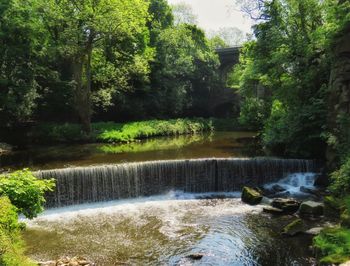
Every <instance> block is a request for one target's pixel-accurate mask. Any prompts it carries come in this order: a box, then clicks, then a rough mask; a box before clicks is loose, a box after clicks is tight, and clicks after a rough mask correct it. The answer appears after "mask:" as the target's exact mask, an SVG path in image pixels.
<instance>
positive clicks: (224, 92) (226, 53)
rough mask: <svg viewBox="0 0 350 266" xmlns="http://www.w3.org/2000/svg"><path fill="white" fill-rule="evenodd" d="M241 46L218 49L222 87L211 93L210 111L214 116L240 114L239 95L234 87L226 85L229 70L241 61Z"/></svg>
mask: <svg viewBox="0 0 350 266" xmlns="http://www.w3.org/2000/svg"><path fill="white" fill-rule="evenodd" d="M240 48H241V47H240V46H235V47H228V48H219V49H216V53H217V54H218V56H219V60H220V67H219V74H220V77H221V81H222V87H221V88H220V89H216V90H215V91H212V92H211V95H210V102H211V104H210V110H209V112H210V113H211V114H212V115H214V116H219V117H231V116H232V115H238V112H239V101H240V99H239V96H238V94H237V93H236V91H235V90H234V89H232V88H227V87H226V80H227V75H228V73H229V71H230V70H231V69H232V68H233V67H234V66H235V65H236V64H238V63H239V51H240Z"/></svg>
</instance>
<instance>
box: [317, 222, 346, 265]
mask: <svg viewBox="0 0 350 266" xmlns="http://www.w3.org/2000/svg"><path fill="white" fill-rule="evenodd" d="M313 244H314V246H315V247H316V248H317V250H318V252H319V253H320V257H321V259H320V262H321V263H327V264H328V263H330V264H333V263H342V262H345V261H347V260H349V259H350V230H349V229H346V228H340V227H337V228H328V229H324V230H323V231H322V232H321V233H320V234H319V235H318V236H316V237H315V238H314V243H313Z"/></svg>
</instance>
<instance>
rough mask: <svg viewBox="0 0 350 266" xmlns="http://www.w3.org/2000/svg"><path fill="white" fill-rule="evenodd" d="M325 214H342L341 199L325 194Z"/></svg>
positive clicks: (332, 215) (336, 215)
mask: <svg viewBox="0 0 350 266" xmlns="http://www.w3.org/2000/svg"><path fill="white" fill-rule="evenodd" d="M323 202H324V212H325V215H327V216H331V217H335V218H339V217H340V214H341V205H342V203H341V200H339V199H337V198H334V197H332V196H325V197H324V198H323Z"/></svg>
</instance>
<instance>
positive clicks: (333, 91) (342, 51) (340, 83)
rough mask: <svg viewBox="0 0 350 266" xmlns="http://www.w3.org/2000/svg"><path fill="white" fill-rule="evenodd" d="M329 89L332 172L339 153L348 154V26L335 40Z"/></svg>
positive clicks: (349, 137)
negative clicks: (335, 141) (334, 140)
mask: <svg viewBox="0 0 350 266" xmlns="http://www.w3.org/2000/svg"><path fill="white" fill-rule="evenodd" d="M329 87H330V96H329V103H328V105H329V116H328V128H329V131H330V133H331V134H332V135H333V136H334V137H335V138H336V140H337V142H338V143H337V145H336V146H334V145H330V146H329V148H328V151H327V159H328V168H329V169H330V170H334V169H335V168H337V167H338V165H339V159H341V158H340V157H341V155H342V154H341V153H342V152H344V153H346V152H350V150H349V149H350V125H349V124H347V123H350V25H348V26H347V27H346V28H345V29H344V30H343V31H342V33H341V35H340V36H339V37H338V38H337V40H336V45H335V48H334V53H333V64H332V69H331V76H330V84H329ZM344 119H345V120H344ZM346 119H347V120H348V122H346Z"/></svg>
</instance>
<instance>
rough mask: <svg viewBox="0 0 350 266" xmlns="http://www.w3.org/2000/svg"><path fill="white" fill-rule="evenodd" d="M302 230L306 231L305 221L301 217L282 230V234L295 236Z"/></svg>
mask: <svg viewBox="0 0 350 266" xmlns="http://www.w3.org/2000/svg"><path fill="white" fill-rule="evenodd" d="M302 232H304V222H303V221H302V220H301V219H296V220H294V221H293V222H291V223H290V224H288V225H287V226H285V227H284V228H283V230H282V234H283V235H286V236H295V235H296V234H298V233H302Z"/></svg>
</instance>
